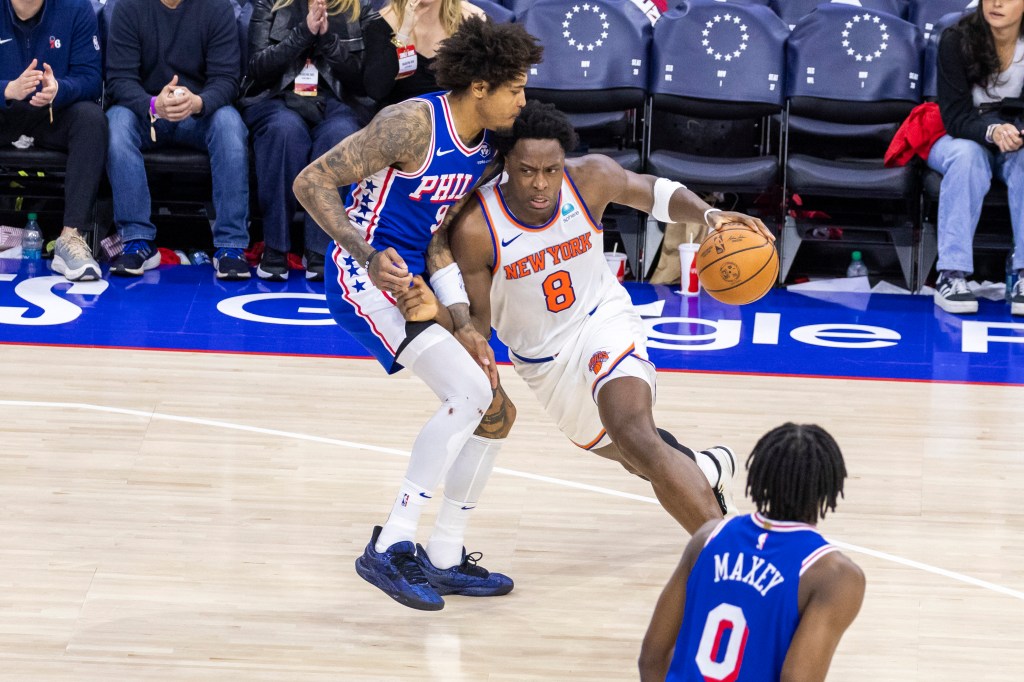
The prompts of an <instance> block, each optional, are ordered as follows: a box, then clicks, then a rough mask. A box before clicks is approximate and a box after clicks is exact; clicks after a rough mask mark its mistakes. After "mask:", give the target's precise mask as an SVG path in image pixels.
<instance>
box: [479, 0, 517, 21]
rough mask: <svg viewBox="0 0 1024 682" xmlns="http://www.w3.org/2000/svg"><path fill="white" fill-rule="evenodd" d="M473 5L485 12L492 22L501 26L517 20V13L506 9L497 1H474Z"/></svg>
mask: <svg viewBox="0 0 1024 682" xmlns="http://www.w3.org/2000/svg"><path fill="white" fill-rule="evenodd" d="M473 4H474V5H476V6H477V7H479V8H480V9H482V10H483V11H484V14H486V15H487V16H488V17H490V18H491V20H492V21H494V22H496V23H499V24H507V23H508V22H510V21H515V20H516V13H515V11H513V10H511V9H509V8H508V7H505V6H504V5H502V4H501V3H499V2H497V0H473Z"/></svg>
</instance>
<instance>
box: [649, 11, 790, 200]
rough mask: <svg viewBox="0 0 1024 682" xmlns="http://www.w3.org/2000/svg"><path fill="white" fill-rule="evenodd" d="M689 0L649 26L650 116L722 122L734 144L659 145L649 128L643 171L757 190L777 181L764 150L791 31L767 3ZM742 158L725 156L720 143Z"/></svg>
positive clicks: (779, 101) (779, 99)
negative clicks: (725, 3) (705, 146)
mask: <svg viewBox="0 0 1024 682" xmlns="http://www.w3.org/2000/svg"><path fill="white" fill-rule="evenodd" d="M722 5H723V3H721V2H718V1H716V0H694V1H693V2H690V3H686V4H685V5H684V6H683V7H682V8H679V9H675V10H671V11H669V12H667V13H666V14H665V15H664V16H662V18H661V19H659V20H658V22H657V24H655V27H654V44H653V48H652V52H651V62H652V64H651V81H650V92H651V116H650V117H649V118H650V119H652V120H656V119H657V115H658V114H659V113H660V112H669V113H672V114H678V115H681V116H685V117H687V118H692V119H697V120H698V122H700V127H698V130H702V131H706V130H707V128H706V127H704V122H726V124H727V125H726V127H725V130H726V131H727V133H728V135H729V136H730V137H733V138H736V137H738V138H740V142H739V144H733V145H728V143H727V142H725V141H723V140H715V143H716V149H713V150H707V151H710V153H704V154H701V153H700V151H704V150H697V149H694V150H687V149H682V150H673V149H670V148H668V147H667V146H666V148H657V146H658V143H657V141H656V139H655V137H654V136H653V135H651V134H650V131H649V139H650V140H651V143H650V147H649V149H650V153H649V157H648V171H649V172H650V173H652V174H654V175H660V176H663V177H667V178H671V179H673V180H677V181H679V182H682V183H683V184H685V185H686V186H687V187H689V188H690V189H693V190H695V191H704V192H714V191H733V192H738V193H761V192H764V191H766V190H768V189H770V188H772V187H773V186H774V185H775V184H776V183H777V181H778V158H777V156H774V155H769V154H768V152H769V144H768V143H769V142H770V140H768V139H767V137H768V134H769V131H770V126H769V125H768V121H767V117H769V116H772V115H775V114H778V113H780V112H781V111H782V107H783V103H784V90H783V78H784V75H785V61H784V60H785V44H786V38H787V37H788V35H789V31H788V29H787V28H786V25H785V24H784V23H783V22H782V20H781V19H780V18H779V17H778V16H776V15H775V14H774V13H773V12H772V11H771V10H770V9H769V8H768V7H766V6H764V5H757V4H744V3H737V2H730V3H728V5H729V6H728V8H727V9H725V8H723V6H722ZM725 146H730V147H732V148H739V149H740V150H741V154H740V155H734V156H731V157H725V156H723V153H724V151H723V147H725Z"/></svg>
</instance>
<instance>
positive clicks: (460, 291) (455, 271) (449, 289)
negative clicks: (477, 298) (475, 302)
mask: <svg viewBox="0 0 1024 682" xmlns="http://www.w3.org/2000/svg"><path fill="white" fill-rule="evenodd" d="M430 288H431V289H433V290H434V295H435V296H437V300H438V301H440V302H441V305H443V306H444V307H445V308H448V307H450V306H453V305H455V304H456V303H465V304H466V305H469V296H468V295H467V294H466V284H465V282H463V281H462V271H461V270H459V265H458V264H457V263H452V264H451V265H449V266H447V267H443V268H441V269H440V270H438V271H437V272H435V273H434V274H433V275H431V276H430Z"/></svg>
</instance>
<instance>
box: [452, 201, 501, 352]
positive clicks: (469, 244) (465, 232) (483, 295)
mask: <svg viewBox="0 0 1024 682" xmlns="http://www.w3.org/2000/svg"><path fill="white" fill-rule="evenodd" d="M450 234H451V237H452V239H451V246H452V255H453V256H454V257H455V262H456V263H458V264H459V269H460V270H461V271H462V280H463V282H464V283H465V285H466V295H467V296H468V297H469V312H470V316H471V320H472V324H473V326H474V327H475V328H476V330H477V331H478V332H479V333H480V334H481V335H483V336H484V337H485V338H490V337H491V279H492V273H491V268H492V266H493V265H494V262H493V259H494V254H493V250H494V247H493V245H492V244H491V236H490V232H489V231H488V229H487V222H486V221H485V220H484V216H483V212H482V211H481V210H480V204H479V202H478V201H477V200H476V199H474V200H473V203H472V205H470V206H469V208H467V209H466V211H464V212H463V214H462V215H461V216H460V217H459V219H457V220H456V221H454V222H453V223H452V225H451V232H450Z"/></svg>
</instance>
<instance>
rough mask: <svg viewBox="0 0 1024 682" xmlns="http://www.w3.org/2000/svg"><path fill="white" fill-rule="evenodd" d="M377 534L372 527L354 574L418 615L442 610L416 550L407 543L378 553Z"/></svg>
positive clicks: (376, 527)
mask: <svg viewBox="0 0 1024 682" xmlns="http://www.w3.org/2000/svg"><path fill="white" fill-rule="evenodd" d="M380 530H381V527H380V526H374V527H373V535H372V536H371V537H370V544H368V545H366V551H364V552H363V555H362V556H361V557H359V558H358V559H356V573H358V574H359V575H360V577H362V579H363V580H365V581H366V582H368V583H370V584H371V585H373V586H374V587H377V588H379V589H380V590H381V591H382V592H383V593H384V594H386V595H388V596H389V597H391V598H392V599H394V600H395V601H396V602H398V603H399V604H402V605H404V606H408V607H409V608H413V609H420V610H421V611H440V610H441V609H443V608H444V599H441V597H440V595H439V594H438V593H437V592H436V591H435V590H434V588H433V587H431V585H430V583H429V582H428V581H427V577H426V576H425V575H424V573H423V569H422V568H421V567H420V563H419V561H417V559H416V546H415V545H414V544H413V543H411V542H409V541H408V540H406V541H404V542H396V543H395V544H393V545H391V546H390V547H388V548H387V549H386V550H384V551H383V552H378V551H377V550H376V549H374V546H375V545H376V544H377V538H378V537H380Z"/></svg>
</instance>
